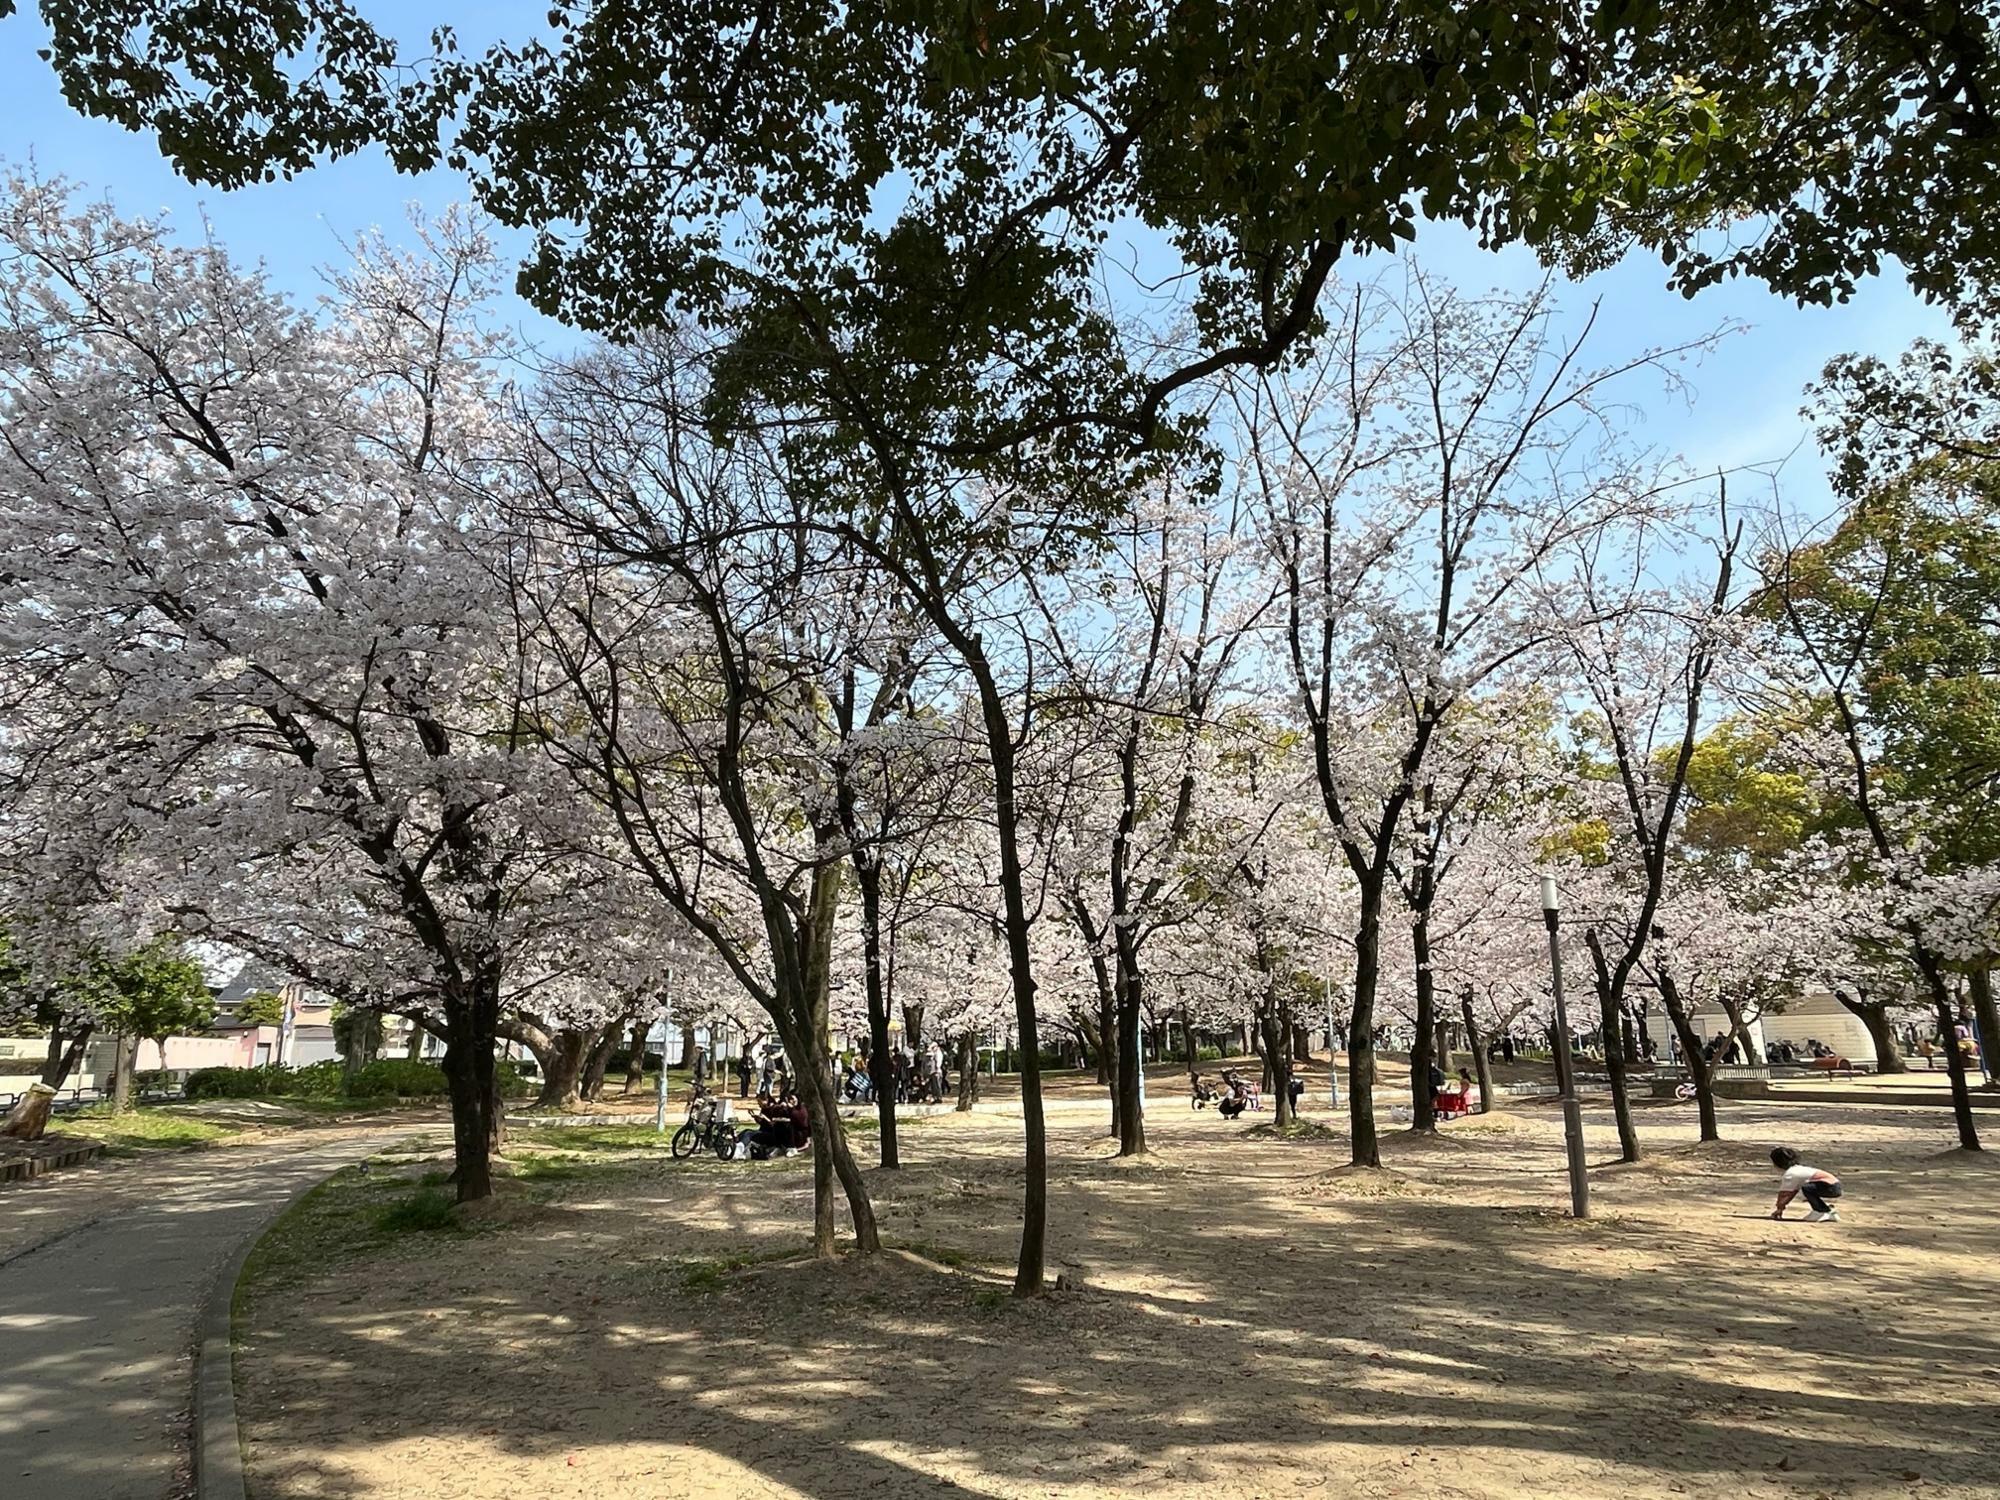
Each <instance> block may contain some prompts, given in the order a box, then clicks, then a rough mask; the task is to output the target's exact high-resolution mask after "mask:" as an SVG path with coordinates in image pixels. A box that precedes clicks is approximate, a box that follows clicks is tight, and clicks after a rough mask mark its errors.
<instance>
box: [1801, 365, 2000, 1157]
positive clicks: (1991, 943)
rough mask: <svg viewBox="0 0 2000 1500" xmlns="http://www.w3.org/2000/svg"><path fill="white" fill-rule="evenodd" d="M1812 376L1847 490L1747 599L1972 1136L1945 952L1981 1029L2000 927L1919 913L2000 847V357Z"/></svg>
mask: <svg viewBox="0 0 2000 1500" xmlns="http://www.w3.org/2000/svg"><path fill="white" fill-rule="evenodd" d="M1817 394H1818V396H1819V398H1820V400H1821V410H1822V412H1823V415H1824V417H1825V419H1826V430H1827V434H1828V445H1829V447H1830V448H1831V449H1832V450H1833V451H1834V453H1835V454H1836V456H1837V459H1838V467H1837V471H1836V472H1837V477H1838V480H1839V483H1840V485H1841V487H1842V489H1843V491H1844V492H1845V498H1846V501H1847V504H1846V506H1845V507H1844V509H1843V511H1842V512H1841V514H1840V516H1839V517H1838V519H1837V523H1836V524H1835V525H1834V526H1833V527H1832V528H1831V529H1830V531H1829V532H1828V533H1827V534H1826V535H1825V536H1824V537H1822V538H1818V539H1814V540H1810V541H1808V542H1805V543H1803V544H1801V545H1797V546H1793V547H1790V548H1788V549H1785V550H1784V551H1783V552H1782V553H1781V554H1779V555H1776V556H1774V557H1772V558H1771V559H1769V560H1768V561H1767V564H1766V575H1767V585H1766V589H1765V593H1764V597H1763V600H1762V601H1761V607H1762V609H1763V610H1764V612H1765V613H1766V614H1767V615H1768V616H1769V617H1770V618H1771V619H1773V620H1775V621H1776V622H1777V623H1778V624H1779V626H1780V627H1781V630H1782V632H1783V638H1784V640H1785V641H1786V643H1787V645H1788V646H1789V647H1790V649H1791V651H1792V652H1793V654H1794V658H1795V659H1796V660H1797V661H1798V662H1799V663H1800V664H1801V665H1802V667H1803V671H1802V673H1801V682H1800V686H1801V688H1802V689H1803V690H1804V692H1805V694H1806V703H1807V705H1808V706H1807V709H1806V717H1807V718H1808V719H1809V720H1810V723H1809V724H1808V733H1807V736H1806V738H1807V741H1808V743H1810V742H1811V741H1812V740H1813V739H1814V738H1818V739H1821V740H1823V741H1826V742H1830V743H1832V744H1833V745H1835V746H1838V747H1840V750H1841V751H1842V754H1841V755H1840V756H1839V757H1837V762H1838V764H1837V766H1836V769H1837V770H1838V772H1839V774H1840V777H1841V781H1842V784H1841V786H1840V795H1841V796H1842V797H1843V798H1845V799H1846V801H1847V805H1848V808H1849V814H1848V816H1849V821H1851V823H1852V824H1853V825H1854V827H1855V829H1856V831H1857V838H1858V841H1859V848H1860V849H1861V850H1862V851H1863V857H1862V858H1860V859H1859V860H1858V861H1857V874H1856V878H1857V879H1859V880H1862V881H1872V882H1875V883H1878V884H1881V885H1882V886H1883V887H1884V890H1885V892H1886V894H1887V895H1888V897H1889V898H1890V899H1891V900H1892V901H1893V902H1895V903H1897V904H1898V906H1899V909H1900V910H1901V911H1902V912H1903V913H1904V915H1903V916H1901V917H1899V918H1898V919H1897V926H1898V930H1900V931H1901V933H1902V935H1903V937H1904V939H1905V940H1906V941H1907V944H1908V950H1909V956H1910V960H1911V962H1912V964H1913V965H1914V967H1915V969H1916V971H1917V972H1918V974H1919V975H1920V976H1921V978H1922V983H1923V987H1924V991H1925V993H1926V995H1927V997H1928V999H1929V1002H1930V1004H1931V1005H1932V1006H1933V1008H1934V1009H1935V1012H1936V1015H1937V1023H1938V1026H1939V1029H1940V1030H1941V1032H1942V1033H1943V1036H1944V1038H1945V1040H1946V1053H1947V1058H1948V1061H1949V1062H1950V1065H1951V1082H1952V1092H1953V1097H1954V1103H1955V1104H1956V1106H1957V1114H1958V1127H1959V1138H1960V1141H1961V1143H1962V1144H1964V1145H1965V1146H1967V1147H1969V1148H1975V1149H1976V1148H1977V1147H1978V1144H1979V1139H1978V1133H1977V1130H1976V1128H1975V1125H1974V1121H1973V1116H1972V1112H1971V1106H1970V1101H1969V1097H1968V1095H1967V1081H1966V1077H1965V1070H1964V1067H1963V1064H1962V1061H1961V1059H1960V1057H1959V1055H1958V1052H1957V1049H1956V1048H1955V1047H1952V1046H1951V1045H1950V1038H1951V1036H1952V1031H1953V1025H1954V1022H1955V1020H1956V1017H1955V1014H1954V1006H1953V1003H1952V996H1951V988H1950V980H1949V971H1950V970H1951V969H1952V968H1954V967H1956V968H1960V969H1965V970H1967V971H1969V972H1970V973H1971V975H1972V976H1973V978H1974V981H1975V982H1974V984H1973V994H1974V997H1975V1000H1976V1002H1977V1004H1978V1006H1979V1010H1980V1016H1979V1019H1980V1023H1981V1031H1982V1033H1983V1034H1984V1036H1985V1037H1986V1038H1987V1039H1988V1041H1989V1045H1990V1043H1991V1039H1992V1038H1994V1037H1995V1036H1996V1035H2000V1016H1996V1014H1995V1006H1994V1004H1993V1000H1992V990H1991V985H1990V982H1989V979H1988V975H1989V971H1990V969H1991V966H1992V964H1993V962H1994V960H1995V958H1996V956H2000V954H1996V951H1995V950H1996V948H2000V939H1997V938H1996V936H1995V934H1994V931H1993V928H1994V923H1993V920H1992V918H1991V916H1990V914H1983V913H1980V912H1975V911H1965V910H1960V911H1940V912H1937V913H1936V914H1935V915H1934V916H1931V917H1925V916H1923V915H1921V913H1922V911H1923V907H1924V904H1925V901H1926V900H1927V899H1928V898H1926V897H1925V896H1924V894H1923V892H1924V888H1925V887H1926V886H1927V885H1930V886H1934V885H1935V883H1936V882H1938V881H1940V880H1949V879H1952V878H1954V877H1959V876H1963V875H1964V874H1965V873H1966V872H1968V871H1972V870H1975V869H1978V868H1981V867H1990V866H1992V865H1993V864H1994V863H1995V862H1996V860H2000V691H1996V688H1995V673H1996V670H2000V617H1996V615H1995V613H1994V610H1993V601H1994V599H1996V598H2000V399H1996V394H2000V376H1997V375H1996V371H1995V366H1994V359H1993V354H1992V351H1991V350H1990V348H1987V347H1985V346H1983V345H1979V344H1975V345H1973V346H1972V347H1970V348H1969V349H1967V350H1965V351H1962V352H1952V351H1946V350H1943V349H1940V348H1938V347H1936V346H1933V345H1921V344H1920V345H1918V346H1916V347H1915V348H1913V349H1912V350H1911V351H1910V353H1909V354H1908V355H1906V356H1905V357H1904V358H1903V359H1902V360H1901V361H1899V362H1897V363H1896V364H1895V365H1889V364H1885V363H1883V362H1880V361H1874V360H1848V361H1840V362H1836V364H1835V365H1834V366H1832V367H1831V368H1830V369H1829V371H1828V374H1827V377H1826V379H1825V381H1824V382H1822V384H1821V385H1820V386H1819V387H1818V390H1817Z"/></svg>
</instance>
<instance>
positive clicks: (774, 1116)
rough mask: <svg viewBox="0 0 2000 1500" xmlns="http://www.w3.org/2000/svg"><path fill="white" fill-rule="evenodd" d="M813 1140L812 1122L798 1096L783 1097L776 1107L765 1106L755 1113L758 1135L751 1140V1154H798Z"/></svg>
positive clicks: (773, 1104) (771, 1105) (769, 1104)
mask: <svg viewBox="0 0 2000 1500" xmlns="http://www.w3.org/2000/svg"><path fill="white" fill-rule="evenodd" d="M811 1140H812V1121H811V1118H810V1116H808V1115H807V1114H806V1107H805V1105H804V1104H802V1103H800V1102H799V1096H798V1095H797V1094H784V1095H781V1096H780V1097H779V1099H778V1100H777V1102H776V1103H769V1102H766V1103H764V1104H763V1105H762V1106H761V1107H760V1108H759V1109H758V1111H757V1131H756V1134H754V1135H752V1136H751V1137H750V1145H751V1149H752V1150H756V1151H763V1152H767V1153H768V1152H772V1151H798V1150H801V1149H803V1148H804V1147H805V1145H806V1144H807V1143H808V1142H809V1141H811Z"/></svg>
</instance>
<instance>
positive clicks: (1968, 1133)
mask: <svg viewBox="0 0 2000 1500" xmlns="http://www.w3.org/2000/svg"><path fill="white" fill-rule="evenodd" d="M1911 946H1912V948H1913V949H1914V952H1915V957H1916V961H1917V969H1918V971H1919V972H1920V973H1921V974H1922V975H1923V976H1924V984H1925V987H1926V988H1928V989H1929V990H1930V992H1931V1005H1932V1008H1933V1009H1934V1010H1935V1011H1936V1013H1937V1020H1938V1034H1939V1036H1940V1037H1942V1038H1943V1040H1944V1052H1945V1065H1946V1068H1947V1070H1948V1072H1949V1076H1950V1078H1951V1112H1952V1118H1953V1120H1954V1121H1955V1122H1956V1124H1957V1125H1958V1143H1959V1145H1961V1146H1963V1147H1964V1148H1965V1149H1966V1150H1967V1151H1977V1150H1979V1149H1980V1145H1979V1126H1978V1124H1977V1123H1976V1122H1975V1121H1974V1119H1973V1117H1972V1091H1971V1089H1970V1088H1969V1087H1968V1086H1967V1083H1966V1077H1965V1055H1964V1054H1963V1053H1962V1052H1960V1051H1959V1050H1958V1043H1957V1041H1956V1040H1955V1038H1954V1035H1953V1028H1954V1027H1955V1025H1956V1024H1957V1018H1956V1017H1955V1016H1954V1015H1953V1014H1952V1008H1951V990H1950V988H1949V987H1948V986H1947V985H1946V984H1945V982H1944V967H1943V965H1942V964H1940V963H1939V962H1938V960H1937V958H1936V956H1935V955H1934V954H1932V953H1931V952H1930V950H1929V949H1928V948H1926V947H1924V946H1923V945H1922V944H1921V943H1913V944H1912V945H1911Z"/></svg>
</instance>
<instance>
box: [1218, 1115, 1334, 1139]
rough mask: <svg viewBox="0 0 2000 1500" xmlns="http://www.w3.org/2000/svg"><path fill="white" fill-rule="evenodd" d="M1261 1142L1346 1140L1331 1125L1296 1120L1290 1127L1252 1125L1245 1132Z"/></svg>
mask: <svg viewBox="0 0 2000 1500" xmlns="http://www.w3.org/2000/svg"><path fill="white" fill-rule="evenodd" d="M1243 1133H1244V1134H1245V1135H1248V1136H1255V1137H1256V1138H1257V1139H1259V1140H1274V1141H1333V1140H1345V1139H1346V1137H1345V1136H1344V1135H1342V1134H1341V1132H1340V1131H1338V1130H1335V1129H1334V1128H1333V1127H1332V1126H1330V1125H1322V1124H1321V1123H1320V1122H1319V1121H1318V1120H1306V1119H1294V1120H1292V1122H1291V1123H1290V1124H1288V1125H1278V1124H1275V1123H1266V1124H1263V1125H1252V1126H1251V1127H1250V1128H1249V1129H1248V1130H1246V1131H1244V1132H1243Z"/></svg>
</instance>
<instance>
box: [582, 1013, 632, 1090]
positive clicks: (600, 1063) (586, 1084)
mask: <svg viewBox="0 0 2000 1500" xmlns="http://www.w3.org/2000/svg"><path fill="white" fill-rule="evenodd" d="M624 1029H625V1022H624V1021H623V1020H622V1019H620V1020H616V1021H608V1022H606V1023H605V1026H604V1030H603V1031H601V1032H600V1033H598V1037H597V1040H596V1042H595V1043H593V1044H592V1046H591V1049H590V1060H589V1061H588V1062H586V1063H585V1064H584V1065H583V1083H582V1086H581V1087H580V1088H579V1090H578V1092H579V1093H580V1094H582V1096H583V1097H584V1098H585V1099H588V1100H590V1101H591V1102H592V1103H593V1104H594V1103H596V1102H597V1098H598V1096H599V1095H600V1094H602V1093H603V1092H604V1073H605V1070H606V1069H607V1068H609V1067H610V1066H611V1052H612V1049H613V1048H614V1047H616V1046H617V1045H618V1036H619V1033H620V1032H622V1031H624Z"/></svg>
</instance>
